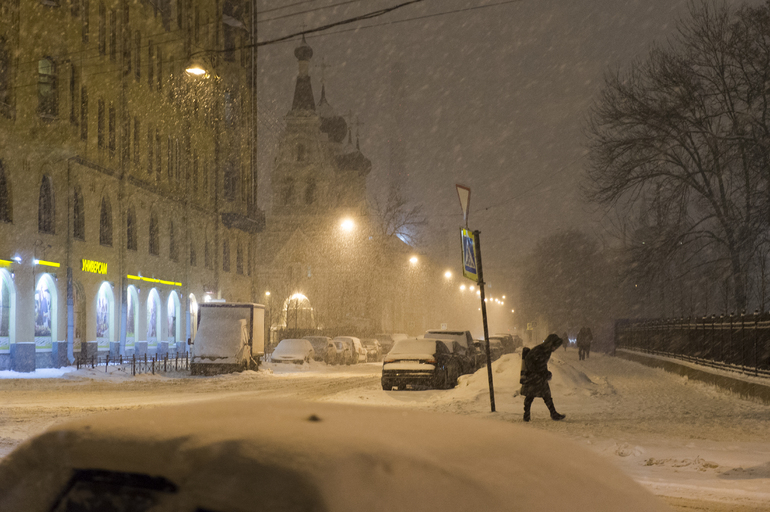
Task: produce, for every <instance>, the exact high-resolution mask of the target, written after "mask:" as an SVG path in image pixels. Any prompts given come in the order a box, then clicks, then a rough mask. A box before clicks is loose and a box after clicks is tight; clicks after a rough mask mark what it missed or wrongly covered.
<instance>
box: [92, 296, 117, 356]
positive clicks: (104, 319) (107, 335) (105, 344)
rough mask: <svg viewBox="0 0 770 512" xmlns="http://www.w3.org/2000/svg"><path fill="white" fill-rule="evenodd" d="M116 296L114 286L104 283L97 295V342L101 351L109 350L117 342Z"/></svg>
mask: <svg viewBox="0 0 770 512" xmlns="http://www.w3.org/2000/svg"><path fill="white" fill-rule="evenodd" d="M114 318H115V295H114V294H113V293H112V285H111V284H110V283H107V282H104V283H102V285H101V286H100V287H99V292H98V293H97V294H96V342H97V343H98V346H99V350H109V348H110V342H111V341H114V340H115V321H114Z"/></svg>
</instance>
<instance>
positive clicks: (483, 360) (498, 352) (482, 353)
mask: <svg viewBox="0 0 770 512" xmlns="http://www.w3.org/2000/svg"><path fill="white" fill-rule="evenodd" d="M474 345H476V352H477V353H478V354H479V360H480V364H479V366H484V365H485V364H487V349H486V342H485V341H484V340H476V341H474ZM503 353H504V350H503V343H502V341H500V338H498V337H495V336H490V337H489V357H491V358H492V361H497V360H498V359H500V356H502V355H503Z"/></svg>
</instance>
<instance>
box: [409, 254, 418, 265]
mask: <svg viewBox="0 0 770 512" xmlns="http://www.w3.org/2000/svg"><path fill="white" fill-rule="evenodd" d="M409 263H411V264H412V265H416V264H417V256H412V257H411V258H409Z"/></svg>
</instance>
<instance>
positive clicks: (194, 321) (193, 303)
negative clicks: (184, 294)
mask: <svg viewBox="0 0 770 512" xmlns="http://www.w3.org/2000/svg"><path fill="white" fill-rule="evenodd" d="M189 301H190V316H189V318H190V324H189V325H188V327H187V333H188V335H189V336H190V340H192V341H193V342H195V335H196V334H198V301H197V300H196V299H195V294H193V293H191V294H190V297H189Z"/></svg>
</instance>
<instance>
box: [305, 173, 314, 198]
mask: <svg viewBox="0 0 770 512" xmlns="http://www.w3.org/2000/svg"><path fill="white" fill-rule="evenodd" d="M315 189H316V185H315V180H314V179H313V178H309V179H308V180H307V184H306V185H305V204H313V203H315Z"/></svg>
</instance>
